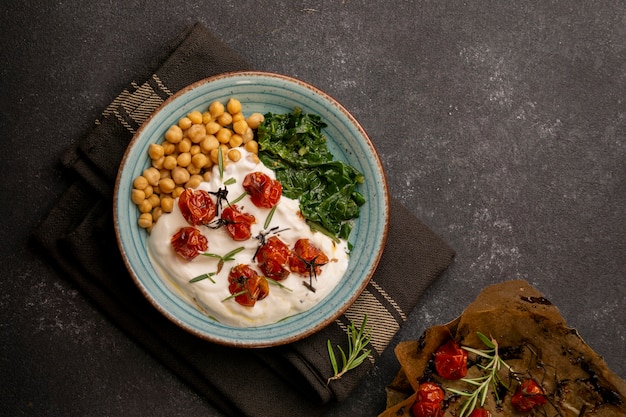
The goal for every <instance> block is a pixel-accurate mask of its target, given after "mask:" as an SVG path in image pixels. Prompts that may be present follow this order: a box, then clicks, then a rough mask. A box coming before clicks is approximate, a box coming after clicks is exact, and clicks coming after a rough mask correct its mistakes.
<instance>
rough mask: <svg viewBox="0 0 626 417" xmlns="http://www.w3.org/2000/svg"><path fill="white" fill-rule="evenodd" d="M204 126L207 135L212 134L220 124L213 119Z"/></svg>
mask: <svg viewBox="0 0 626 417" xmlns="http://www.w3.org/2000/svg"><path fill="white" fill-rule="evenodd" d="M204 127H205V129H206V134H207V135H214V134H216V133H217V132H218V131H219V130H220V129H221V128H222V126H221V125H220V124H219V123H217V122H215V121H212V122H209V123H207V124H206V125H204Z"/></svg>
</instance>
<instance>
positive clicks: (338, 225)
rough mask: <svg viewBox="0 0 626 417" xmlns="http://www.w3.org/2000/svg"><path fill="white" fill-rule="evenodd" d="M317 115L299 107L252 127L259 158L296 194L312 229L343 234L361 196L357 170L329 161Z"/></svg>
mask: <svg viewBox="0 0 626 417" xmlns="http://www.w3.org/2000/svg"><path fill="white" fill-rule="evenodd" d="M325 127H326V124H325V123H324V122H323V121H322V120H321V118H320V117H319V116H318V115H315V114H306V113H303V112H302V110H301V109H300V108H295V109H294V110H293V112H291V113H287V114H273V113H267V114H265V120H264V121H263V123H262V124H261V125H259V128H258V130H257V133H256V134H257V140H258V142H259V158H260V159H261V161H262V162H263V163H264V164H265V165H266V166H267V167H269V168H271V169H273V170H274V172H275V173H276V178H277V179H278V180H279V181H280V182H281V183H282V185H283V195H285V196H287V197H289V198H293V199H300V211H301V212H302V215H303V216H304V218H305V219H306V220H307V222H308V223H309V225H310V226H311V228H312V229H316V230H320V231H322V232H324V233H326V234H328V235H329V236H331V237H333V238H340V239H347V238H348V236H349V235H350V232H351V230H352V226H353V219H355V218H357V217H359V207H360V206H362V205H363V204H364V203H365V198H364V197H363V195H362V194H361V193H360V192H359V191H358V190H357V185H358V184H360V183H363V182H364V177H363V174H361V173H360V172H359V171H358V170H357V169H355V168H353V167H352V166H350V165H348V164H345V163H343V162H341V161H338V160H335V159H334V157H333V155H332V154H331V152H330V151H329V150H328V147H327V145H326V136H325V135H324V134H323V132H322V129H323V128H325Z"/></svg>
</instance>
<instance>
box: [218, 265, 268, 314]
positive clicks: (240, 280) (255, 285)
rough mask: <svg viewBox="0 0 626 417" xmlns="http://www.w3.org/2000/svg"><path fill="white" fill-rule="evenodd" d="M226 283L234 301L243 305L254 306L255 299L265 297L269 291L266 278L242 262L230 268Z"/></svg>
mask: <svg viewBox="0 0 626 417" xmlns="http://www.w3.org/2000/svg"><path fill="white" fill-rule="evenodd" d="M228 284H229V285H228V291H230V293H231V294H232V295H234V296H235V301H236V302H237V303H239V304H241V305H242V306H245V307H254V304H256V302H257V301H259V300H262V299H264V298H265V297H267V295H268V294H269V292H270V287H269V284H268V282H267V279H266V278H265V277H264V276H262V275H259V274H257V272H256V271H255V270H254V269H252V268H250V267H249V266H248V265H244V264H239V265H237V266H235V267H233V268H232V269H231V270H230V273H229V274H228Z"/></svg>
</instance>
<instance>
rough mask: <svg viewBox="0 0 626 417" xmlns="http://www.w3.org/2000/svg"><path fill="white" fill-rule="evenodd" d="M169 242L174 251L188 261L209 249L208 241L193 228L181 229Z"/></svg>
mask: <svg viewBox="0 0 626 417" xmlns="http://www.w3.org/2000/svg"><path fill="white" fill-rule="evenodd" d="M170 241H171V243H172V246H173V247H174V251H175V252H176V253H177V254H178V255H180V256H181V257H183V258H184V259H186V260H188V261H191V260H192V259H193V258H195V257H196V256H198V255H199V254H200V252H204V251H206V250H207V249H208V248H209V241H208V239H207V238H206V236H204V235H203V234H202V233H200V231H199V230H198V229H196V228H195V227H183V228H181V229H180V230H179V231H178V232H176V233H175V234H174V236H172V238H171V239H170Z"/></svg>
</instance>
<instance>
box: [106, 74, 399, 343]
mask: <svg viewBox="0 0 626 417" xmlns="http://www.w3.org/2000/svg"><path fill="white" fill-rule="evenodd" d="M230 97H236V98H238V99H239V100H240V101H241V103H242V106H243V108H244V111H245V113H246V114H250V113H253V112H260V113H263V114H265V113H267V112H272V113H289V112H291V111H293V109H294V107H296V106H297V107H300V108H301V109H302V110H303V111H304V112H307V113H314V114H317V115H319V116H321V118H322V120H323V121H324V122H325V123H326V124H327V125H328V126H327V127H326V128H325V129H324V133H325V135H326V136H327V139H328V147H329V149H330V151H331V152H332V153H333V155H334V157H335V158H336V159H339V160H342V161H344V162H346V163H348V164H350V165H352V166H354V167H355V168H356V169H358V170H359V171H360V172H361V173H362V174H363V175H364V177H365V182H364V183H363V184H361V185H360V188H359V191H360V192H361V193H362V194H363V195H364V197H365V199H366V203H365V204H364V205H363V206H362V207H361V213H360V217H359V218H358V219H356V221H355V225H354V228H353V230H352V233H351V235H350V241H351V242H352V243H353V245H354V248H353V250H352V252H351V255H350V261H349V265H348V269H347V271H346V273H345V275H344V277H343V278H342V281H341V282H340V284H339V285H338V286H337V287H336V288H335V289H334V290H333V291H332V292H331V293H330V294H329V295H328V296H326V298H324V299H323V300H322V301H321V302H320V303H319V304H317V305H315V306H314V307H313V308H312V309H311V310H309V311H307V312H305V313H300V314H297V315H294V316H291V317H289V318H287V319H284V320H282V321H280V322H277V323H274V324H270V325H264V326H259V327H250V328H239V327H232V326H229V325H224V324H222V323H219V322H217V321H215V320H214V319H212V318H210V317H208V316H207V315H205V314H204V313H202V312H201V311H200V310H198V309H197V308H196V307H195V306H192V305H190V304H188V303H187V302H185V301H184V300H183V299H182V298H181V297H179V295H177V294H176V293H175V292H174V291H173V290H172V289H171V287H170V286H169V285H168V284H167V283H166V282H164V281H163V280H162V279H161V278H160V277H159V275H158V274H157V272H156V271H155V268H154V266H153V265H152V263H151V261H150V258H149V256H148V253H147V250H146V240H147V239H148V238H149V235H148V233H147V232H146V230H145V229H142V228H140V227H139V226H138V224H137V219H138V216H139V212H138V210H137V207H136V206H135V205H134V204H133V203H132V201H131V199H130V195H131V189H132V182H133V180H134V178H136V177H137V176H139V175H141V173H142V171H143V170H144V169H145V168H147V167H148V166H149V158H148V153H147V152H148V147H149V145H150V144H151V143H160V142H162V140H163V135H164V133H165V131H166V130H167V129H168V127H169V126H170V125H172V124H176V123H177V122H178V120H179V119H180V118H181V117H183V116H185V115H187V114H188V113H189V112H190V111H192V110H200V111H205V110H206V109H207V108H208V105H209V104H210V103H211V102H212V101H214V100H219V101H221V102H223V103H225V102H226V101H227V100H228V98H230ZM114 218H115V228H116V234H117V239H118V244H119V248H120V251H121V253H122V256H123V258H124V261H125V263H126V266H127V268H128V270H129V272H130V275H131V276H132V279H133V280H134V281H135V283H136V285H137V286H138V287H139V289H140V290H141V292H142V293H143V294H144V295H145V297H147V299H148V300H149V301H150V302H151V303H152V305H153V306H154V307H155V308H157V309H158V310H159V311H160V312H161V313H162V314H164V315H165V316H167V317H168V318H169V319H170V320H171V321H173V322H174V323H176V324H177V325H179V326H180V327H182V328H184V329H186V330H187V331H189V332H191V333H193V334H195V335H197V336H198V337H200V338H203V339H206V340H209V341H211V342H215V343H219V344H223V345H229V346H236V347H267V346H275V345H281V344H285V343H290V342H294V341H296V340H299V339H302V338H304V337H306V336H308V335H311V334H313V333H315V332H317V331H319V330H320V329H322V328H324V327H325V326H327V325H328V324H329V323H331V322H332V321H333V320H335V319H336V318H338V317H339V316H340V315H341V314H342V313H343V312H344V311H345V310H346V309H347V308H348V307H349V306H350V305H351V304H352V303H353V302H354V301H355V300H356V299H357V298H358V296H359V295H360V294H361V292H362V291H363V289H364V288H365V286H366V285H367V284H368V282H369V281H370V278H371V277H372V275H373V273H374V271H375V269H376V266H377V264H378V262H379V260H380V256H381V254H382V252H383V249H384V246H385V240H386V237H387V228H388V223H389V197H388V190H387V183H386V178H385V173H384V171H383V167H382V164H381V162H380V159H379V157H378V155H377V153H376V150H375V149H374V146H373V145H372V142H371V141H370V139H369V137H368V135H367V134H366V132H365V131H364V129H363V128H362V127H361V126H360V124H359V123H358V122H357V121H356V119H355V118H354V117H353V116H352V115H351V114H350V113H349V112H348V111H347V110H346V109H345V108H344V107H343V106H342V105H341V104H339V103H338V102H337V101H336V100H334V99H333V98H332V97H330V96H329V95H328V94H326V93H324V92H323V91H321V90H320V89H318V88H316V87H314V86H312V85H310V84H308V83H305V82H302V81H300V80H297V79H294V78H291V77H287V76H284V75H279V74H273V73H265V72H235V73H226V74H222V75H218V76H214V77H211V78H207V79H204V80H201V81H198V82H196V83H194V84H192V85H190V86H188V87H186V88H184V89H182V90H181V91H179V92H177V93H176V94H174V95H173V96H171V97H170V98H168V99H167V100H166V101H165V102H164V103H163V104H162V105H161V106H160V107H159V108H158V109H157V110H156V111H155V112H154V113H153V114H152V115H151V116H150V117H149V118H148V119H147V120H146V122H145V123H144V124H143V125H142V126H141V128H140V129H139V130H138V131H137V133H136V134H135V136H134V138H133V139H132V141H131V143H130V145H129V147H128V149H127V150H126V153H125V155H124V158H123V160H122V163H121V165H120V169H119V173H118V177H117V181H116V187H115V195H114Z"/></svg>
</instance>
